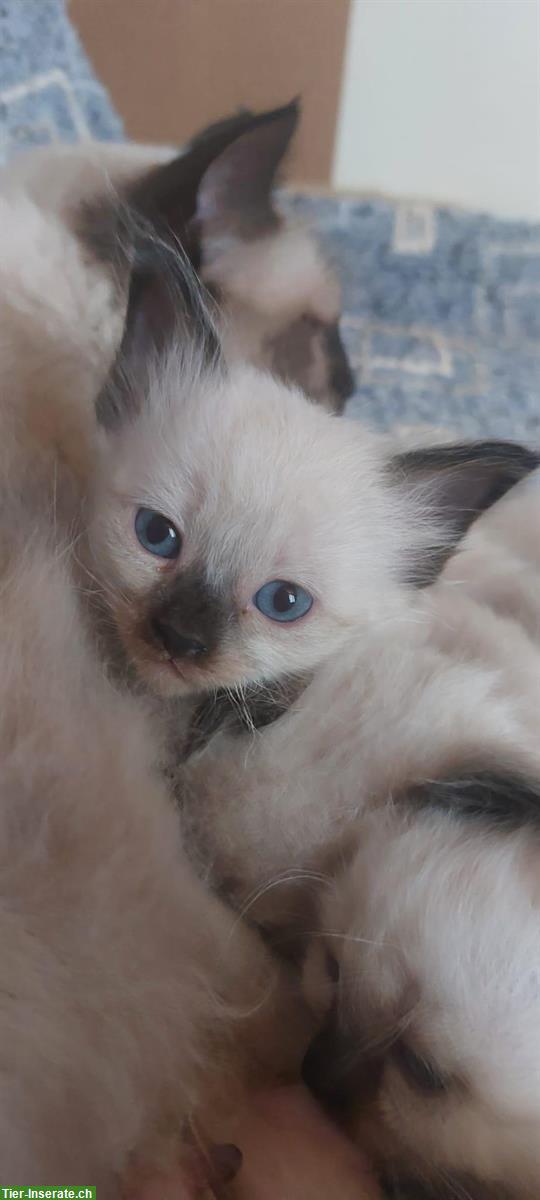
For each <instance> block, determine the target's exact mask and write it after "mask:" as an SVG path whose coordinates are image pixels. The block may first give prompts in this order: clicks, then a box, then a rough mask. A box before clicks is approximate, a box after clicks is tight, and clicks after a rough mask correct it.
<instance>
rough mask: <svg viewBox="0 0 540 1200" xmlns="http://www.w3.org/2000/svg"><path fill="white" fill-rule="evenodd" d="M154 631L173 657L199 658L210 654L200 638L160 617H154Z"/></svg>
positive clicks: (156, 637) (158, 640) (159, 641)
mask: <svg viewBox="0 0 540 1200" xmlns="http://www.w3.org/2000/svg"><path fill="white" fill-rule="evenodd" d="M152 633H153V634H154V637H155V639H156V641H157V642H158V643H159V644H160V645H161V646H163V647H164V649H165V650H166V651H167V654H169V655H170V656H171V658H172V659H179V658H180V659H186V658H187V659H198V658H202V657H203V655H205V654H208V647H207V646H205V644H204V642H201V641H200V640H199V638H196V637H193V636H192V635H191V634H189V633H185V632H182V631H181V630H179V629H177V628H176V626H175V625H171V624H169V623H168V622H167V621H163V620H160V618H159V617H154V620H153V621H152Z"/></svg>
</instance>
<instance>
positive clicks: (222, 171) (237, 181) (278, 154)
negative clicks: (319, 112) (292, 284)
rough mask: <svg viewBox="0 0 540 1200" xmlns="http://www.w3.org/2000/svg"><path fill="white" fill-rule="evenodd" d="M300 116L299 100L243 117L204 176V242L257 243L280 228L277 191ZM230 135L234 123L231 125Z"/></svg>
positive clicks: (200, 202)
mask: <svg viewBox="0 0 540 1200" xmlns="http://www.w3.org/2000/svg"><path fill="white" fill-rule="evenodd" d="M299 116H300V106H299V102H298V100H293V101H292V102H291V103H290V104H286V105H285V106H284V107H283V108H277V109H274V110H273V111H272V112H268V113H263V114H261V115H260V116H258V117H253V116H252V115H251V114H250V115H249V117H248V116H247V115H245V114H241V115H240V116H239V117H238V118H237V123H236V134H235V136H234V138H233V139H232V140H231V141H230V143H229V145H227V146H226V147H225V148H224V149H222V150H221V152H220V153H219V154H217V155H216V157H215V158H214V159H213V161H212V162H211V163H210V165H209V166H208V168H207V170H206V171H205V173H204V175H203V176H202V179H201V182H200V185H199V189H198V193H197V207H196V219H197V221H198V223H199V228H200V231H201V237H202V240H203V242H204V241H205V239H208V238H213V237H221V236H223V235H224V234H229V235H235V236H238V237H240V238H245V239H252V238H254V237H258V236H260V235H261V234H264V233H267V232H269V231H270V230H272V229H274V228H275V226H276V225H277V222H278V218H277V215H276V212H275V209H274V206H273V202H272V190H273V188H274V186H275V183H276V178H277V174H278V170H279V167H280V166H281V163H282V160H283V158H284V156H285V153H286V151H287V149H288V147H289V143H290V141H291V138H292V136H293V133H294V131H295V129H296V126H297V124H298V120H299ZM227 128H228V131H229V132H230V131H231V130H232V129H233V128H234V119H233V121H232V122H230V123H229V124H228V125H227Z"/></svg>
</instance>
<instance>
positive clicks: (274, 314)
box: [0, 142, 340, 409]
mask: <svg viewBox="0 0 540 1200" xmlns="http://www.w3.org/2000/svg"><path fill="white" fill-rule="evenodd" d="M176 153H177V151H172V150H170V149H168V148H166V147H163V146H161V147H158V146H143V145H137V144H131V145H130V144H118V145H117V144H112V145H108V144H103V143H97V142H89V143H85V144H84V146H61V147H60V146H59V147H52V148H49V147H47V148H46V149H41V150H37V151H36V150H34V151H31V152H30V153H28V154H24V155H21V156H20V157H19V158H17V159H15V160H14V162H12V163H11V164H10V165H9V166H8V167H6V168H4V169H3V171H1V172H0V192H1V193H3V194H4V195H6V196H7V197H8V198H9V199H11V200H13V199H16V198H17V197H19V196H21V194H22V195H26V196H27V197H29V198H30V199H31V200H32V201H33V202H34V203H35V204H37V205H39V207H40V209H42V210H43V212H44V213H45V212H47V213H53V214H54V215H55V217H56V219H57V222H58V226H59V227H61V224H62V223H63V224H64V225H65V226H66V227H67V230H69V226H70V225H71V224H72V222H73V218H74V215H75V213H76V211H77V208H78V206H79V205H80V203H81V200H85V201H86V200H89V199H92V198H95V197H98V196H106V195H107V194H110V196H111V199H114V196H115V194H116V193H117V190H118V188H120V187H121V186H122V185H123V184H126V183H130V182H132V181H133V180H135V179H137V178H138V177H139V176H141V174H143V173H144V172H145V171H146V170H150V169H151V168H152V167H154V166H156V165H158V164H160V163H164V162H167V161H169V160H170V159H171V158H173V157H174V156H175V154H176ZM203 250H204V260H203V264H202V277H203V279H204V280H205V282H206V283H208V284H209V285H211V286H212V285H217V286H219V288H220V309H221V324H222V332H223V337H224V344H225V349H226V352H227V354H228V356H229V357H230V358H231V359H232V360H242V361H248V362H252V363H254V365H256V366H260V367H265V368H268V367H270V368H271V369H273V368H275V361H274V352H273V348H272V347H273V342H274V340H275V339H276V338H277V337H279V335H280V334H282V333H283V332H284V331H287V330H288V328H289V327H290V326H291V325H294V323H295V322H296V321H298V320H299V319H302V318H305V317H308V318H309V317H314V318H315V319H316V320H317V321H320V322H321V323H322V325H323V326H324V325H325V324H326V323H327V322H329V323H333V322H336V321H337V320H338V318H339V315H340V290H339V286H338V282H337V278H336V276H335V274H334V272H333V271H332V269H331V268H330V266H329V264H328V263H327V262H326V261H325V259H324V257H323V255H322V253H321V251H320V249H319V247H318V244H317V242H316V240H315V238H314V237H313V235H312V234H311V233H310V232H309V230H308V229H305V228H304V227H303V226H301V225H300V224H299V223H292V222H290V221H289V220H285V219H284V220H282V222H281V224H280V225H279V227H278V229H277V230H276V231H275V232H273V233H270V234H265V235H263V236H259V237H257V238H255V239H254V240H244V239H243V238H241V237H233V236H227V237H226V238H225V239H223V240H220V239H217V238H215V237H212V238H208V239H205V242H204V247H203ZM102 274H105V276H106V275H107V272H102ZM94 280H100V272H99V270H98V269H97V268H96V267H94V268H92V269H89V272H88V277H87V279H86V280H85V285H84V291H85V292H88V290H89V289H91V288H94V287H96V302H97V304H98V305H99V306H101V308H102V311H103V312H104V313H105V312H106V311H108V309H105V308H104V297H103V295H102V294H98V291H99V290H100V289H101V291H102V289H103V282H102V281H101V280H100V282H99V284H98V285H96V284H95V282H94ZM108 307H110V305H109V306H108ZM121 316H123V314H122V313H121V314H120V317H121ZM118 319H119V317H118V313H116V314H114V321H113V328H112V334H113V336H114V335H116V337H117V338H118ZM115 322H116V323H115ZM81 329H84V326H82V327H81ZM319 332H320V331H319ZM106 345H107V346H108V339H106ZM310 354H311V357H312V359H313V362H312V366H311V368H310V372H309V377H308V376H307V375H306V378H305V380H303V381H302V382H303V386H304V387H305V388H308V384H309V385H310V394H312V395H313V396H314V398H315V399H317V400H319V401H320V402H321V403H322V404H327V405H328V407H329V408H330V409H332V408H333V406H334V401H335V397H334V395H333V392H332V387H331V382H330V379H329V367H328V364H327V362H326V358H325V355H326V349H325V346H324V339H322V340H321V338H320V337H319V333H318V332H317V330H315V331H314V334H313V341H312V343H311V346H310ZM313 356H314V357H313Z"/></svg>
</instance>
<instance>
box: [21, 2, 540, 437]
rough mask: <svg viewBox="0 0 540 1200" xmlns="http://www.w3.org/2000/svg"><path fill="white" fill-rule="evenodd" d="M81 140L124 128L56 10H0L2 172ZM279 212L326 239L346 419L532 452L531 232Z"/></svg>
mask: <svg viewBox="0 0 540 1200" xmlns="http://www.w3.org/2000/svg"><path fill="white" fill-rule="evenodd" d="M88 2H89V3H91V0H88ZM88 135H91V136H92V137H96V138H103V139H111V138H112V139H115V138H116V139H117V138H121V137H122V126H121V122H120V120H119V118H118V117H117V116H116V114H115V112H114V110H113V109H112V107H111V104H110V102H109V99H108V96H107V94H106V92H105V90H104V88H103V87H102V86H101V84H100V83H98V81H97V80H96V78H95V76H94V74H93V72H92V69H91V67H90V65H89V63H88V60H87V59H86V57H85V55H84V53H83V51H82V49H81V46H80V43H79V41H78V39H77V37H76V35H75V33H74V31H73V28H72V26H71V24H70V22H69V20H68V18H67V16H66V12H65V9H64V5H63V3H62V0H0V162H1V161H2V159H4V160H5V159H7V158H8V157H10V156H12V155H13V154H14V153H16V152H17V150H19V149H28V148H29V147H30V146H33V145H37V144H43V143H44V142H49V141H52V140H56V139H58V140H61V141H71V142H73V141H80V140H81V139H83V138H84V137H86V136H88ZM286 204H287V206H288V207H292V208H293V210H298V212H299V213H301V214H304V215H306V216H307V217H308V218H309V219H310V221H312V222H313V223H314V224H315V225H316V226H318V227H319V228H320V229H321V230H322V233H323V237H324V239H325V240H326V243H327V245H328V249H329V253H330V255H331V256H332V258H333V259H334V261H335V263H336V265H337V267H338V270H339V273H340V276H341V278H342V279H343V284H344V317H343V337H344V341H345V343H346V346H347V348H348V351H349V355H350V358H351V361H352V364H353V366H354V368H355V370H356V372H357V378H358V390H357V393H356V395H355V396H354V398H353V400H352V401H351V403H350V406H349V407H350V412H351V413H353V414H354V415H356V416H359V417H361V418H362V419H363V420H365V421H368V422H369V423H370V424H373V425H375V426H376V427H378V428H380V429H389V428H392V427H395V426H397V425H424V424H428V425H437V426H440V427H443V428H446V429H447V430H448V431H449V432H450V433H455V434H457V435H461V434H462V435H464V436H470V437H478V436H486V435H498V436H501V437H517V438H523V439H526V440H527V441H530V442H537V443H539V444H540V226H533V225H528V224H526V223H524V222H505V221H501V220H497V219H496V218H494V217H490V216H481V215H471V214H468V213H461V212H457V211H452V210H450V209H443V208H439V209H435V208H433V207H432V206H430V205H426V204H408V203H405V202H399V201H397V202H390V201H384V200H380V201H379V200H377V201H371V200H369V201H366V200H358V199H343V198H340V199H334V198H331V197H320V196H319V197H317V196H314V195H309V196H306V195H304V196H302V195H298V196H296V197H295V196H293V197H290V196H289V197H288V198H287V200H286Z"/></svg>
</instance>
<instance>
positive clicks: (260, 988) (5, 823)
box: [0, 200, 306, 1197]
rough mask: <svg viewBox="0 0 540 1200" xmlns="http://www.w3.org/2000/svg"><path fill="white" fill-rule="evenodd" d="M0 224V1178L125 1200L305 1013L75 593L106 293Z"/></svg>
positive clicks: (24, 232)
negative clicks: (197, 831) (93, 351)
mask: <svg viewBox="0 0 540 1200" xmlns="http://www.w3.org/2000/svg"><path fill="white" fill-rule="evenodd" d="M0 230H1V238H2V251H1V254H0V264H1V265H0V276H1V288H0V296H1V299H0V310H1V311H0V318H1V319H0V327H1V329H2V346H1V353H0V395H1V405H0V425H1V438H0V442H1V447H2V453H1V458H0V493H1V503H0V564H1V574H2V627H1V631H0V691H1V697H0V713H1V720H0V796H1V802H0V880H1V883H0V949H1V953H0V975H1V980H0V1031H1V1032H0V1044H1V1052H0V1058H1V1074H2V1085H1V1088H0V1181H1V1183H2V1184H5V1185H7V1184H10V1183H13V1181H14V1180H16V1179H17V1178H19V1179H21V1178H24V1177H25V1176H26V1177H27V1178H28V1177H32V1178H34V1180H36V1179H38V1180H41V1182H42V1183H43V1184H47V1185H51V1186H52V1185H53V1184H58V1181H59V1180H61V1179H62V1178H64V1179H66V1178H68V1179H69V1178H70V1177H71V1178H73V1177H75V1176H79V1177H80V1176H82V1177H86V1178H87V1179H90V1180H92V1181H93V1182H94V1183H95V1185H96V1186H97V1187H98V1189H99V1191H100V1195H102V1196H103V1197H114V1196H117V1195H118V1194H119V1192H120V1186H121V1180H122V1177H123V1176H124V1173H125V1171H126V1169H127V1168H128V1166H131V1167H133V1166H134V1165H137V1166H138V1168H139V1169H140V1170H142V1169H143V1168H145V1169H146V1168H148V1169H151V1168H154V1169H155V1168H156V1167H158V1166H162V1167H165V1166H170V1165H171V1164H172V1162H173V1161H175V1160H176V1158H177V1157H178V1156H179V1155H181V1154H182V1133H183V1121H184V1119H185V1118H186V1117H187V1116H189V1115H190V1114H191V1113H192V1112H193V1110H194V1109H196V1110H197V1111H198V1113H199V1118H200V1120H202V1121H203V1124H204V1122H205V1121H206V1120H208V1123H209V1125H210V1127H211V1119H213V1118H215V1117H216V1113H218V1112H219V1110H220V1105H221V1103H222V1102H223V1101H224V1097H225V1095H226V1105H227V1108H228V1107H229V1105H230V1103H231V1099H234V1095H235V1088H236V1082H238V1087H239V1088H241V1086H242V1083H243V1082H245V1081H246V1080H247V1079H248V1078H250V1077H251V1078H258V1077H259V1076H260V1075H261V1074H262V1075H263V1076H264V1074H265V1072H266V1071H268V1070H269V1071H270V1073H271V1074H274V1072H276V1071H277V1072H279V1071H280V1069H281V1068H283V1069H287V1068H288V1067H289V1066H290V1065H291V1064H292V1063H294V1062H296V1059H297V1055H298V1052H299V1047H300V1045H301V1041H302V1037H303V1031H304V1030H305V1028H306V1013H305V1010H304V1008H303V1007H302V1006H300V1007H299V1005H298V1001H297V1000H296V999H295V996H294V991H293V990H292V989H291V988H290V987H289V983H288V980H287V979H286V978H285V977H284V975H283V972H282V970H281V969H280V968H279V967H277V966H276V965H275V963H273V962H272V961H271V960H270V958H269V957H268V955H267V953H266V952H265V950H264V949H263V948H262V946H261V944H260V942H259V940H258V939H257V938H256V937H255V936H254V935H252V934H251V933H250V932H249V931H248V930H247V929H245V928H244V927H243V926H239V925H238V924H237V922H236V921H235V919H234V918H233V916H232V915H231V914H230V913H228V912H227V911H226V910H225V909H224V908H222V907H221V905H220V904H219V903H218V902H217V901H216V900H215V899H213V898H212V897H211V896H210V895H209V894H208V893H207V892H206V891H205V889H204V887H203V886H202V884H201V883H200V882H199V881H198V880H197V879H196V877H195V876H194V874H193V872H192V869H191V868H190V866H189V864H188V863H187V861H186V858H185V855H184V851H183V848H182V839H181V831H180V827H179V821H178V814H177V812H176V811H175V809H174V807H173V805H172V804H171V802H170V799H169V796H168V794H167V791H166V789H165V788H164V785H163V783H162V781H161V780H160V778H159V776H158V769H157V760H158V758H159V754H160V746H159V745H157V744H156V742H155V739H154V736H153V735H152V733H151V722H150V721H149V718H148V713H147V712H146V710H145V708H144V707H142V706H141V704H140V703H138V702H136V701H135V700H134V699H133V698H131V697H129V696H128V695H126V694H124V695H120V694H118V693H117V692H116V691H115V689H114V688H113V687H112V685H111V683H110V682H109V681H108V680H107V679H106V677H105V675H104V672H103V669H102V667H101V666H100V664H99V661H98V658H97V655H96V648H95V645H94V642H93V639H92V637H91V634H90V632H89V631H88V630H87V627H86V620H85V617H84V615H83V613H82V611H81V608H80V606H79V603H78V600H77V598H76V595H75V589H74V583H73V578H72V569H73V561H74V558H75V557H76V556H77V553H78V543H77V538H78V526H77V515H78V512H79V505H80V504H81V503H82V502H83V500H84V496H85V494H86V488H87V483H88V477H89V473H90V469H91V470H93V464H94V461H95V453H96V448H95V446H94V444H93V438H92V434H93V428H94V426H93V422H91V421H90V420H89V419H88V420H87V419H86V418H87V416H88V410H87V408H86V405H85V403H83V404H81V405H77V404H74V403H73V399H74V395H73V393H74V392H75V390H76V389H78V392H77V398H78V399H80V398H81V393H82V396H83V398H84V397H86V393H87V389H88V392H89V393H90V391H91V386H90V383H89V382H88V381H89V379H90V378H91V377H93V363H92V356H91V355H90V360H89V369H88V374H87V373H86V369H85V363H86V361H87V360H86V358H85V353H86V351H87V348H88V347H87V340H86V339H85V340H84V347H85V350H84V352H82V351H81V345H80V339H79V337H78V331H79V328H80V326H81V325H85V323H86V320H87V318H88V317H89V316H91V314H92V313H93V312H94V309H93V305H94V304H95V303H96V301H97V296H96V295H95V294H94V295H93V296H92V297H87V300H86V307H85V306H84V299H83V297H84V291H83V290H81V289H80V281H81V276H82V277H86V275H85V272H86V267H85V265H84V263H83V261H82V259H81V257H80V250H79V249H78V248H77V246H76V244H75V243H73V244H72V245H71V246H70V247H69V253H67V252H66V247H65V236H64V234H63V232H62V230H61V229H60V227H59V226H55V225H54V223H53V224H52V225H51V222H50V220H49V219H48V220H44V219H43V216H42V215H41V214H40V212H39V211H38V209H37V208H36V206H34V205H32V204H31V202H30V201H29V200H28V201H27V202H26V203H25V204H21V203H19V202H17V203H16V204H13V205H10V204H9V203H8V201H7V200H5V201H4V206H3V211H2V220H0ZM56 232H57V233H58V241H57V240H55V237H54V236H53V235H54V234H55V233H56ZM25 264H28V265H27V266H26V267H25ZM44 297H47V299H48V300H49V303H48V304H44V302H43V300H44ZM79 305H80V306H82V307H78V306H79ZM96 311H97V320H98V321H99V320H101V316H102V312H101V305H100V304H97V309H96ZM66 314H68V316H70V321H69V322H68V324H67V325H66ZM87 398H88V399H89V395H88V397H87ZM70 406H71V407H70ZM69 414H71V416H70V415H69ZM289 1035H290V1036H289ZM274 1036H276V1040H275V1042H274V1043H273V1045H272V1042H273V1039H274Z"/></svg>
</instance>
